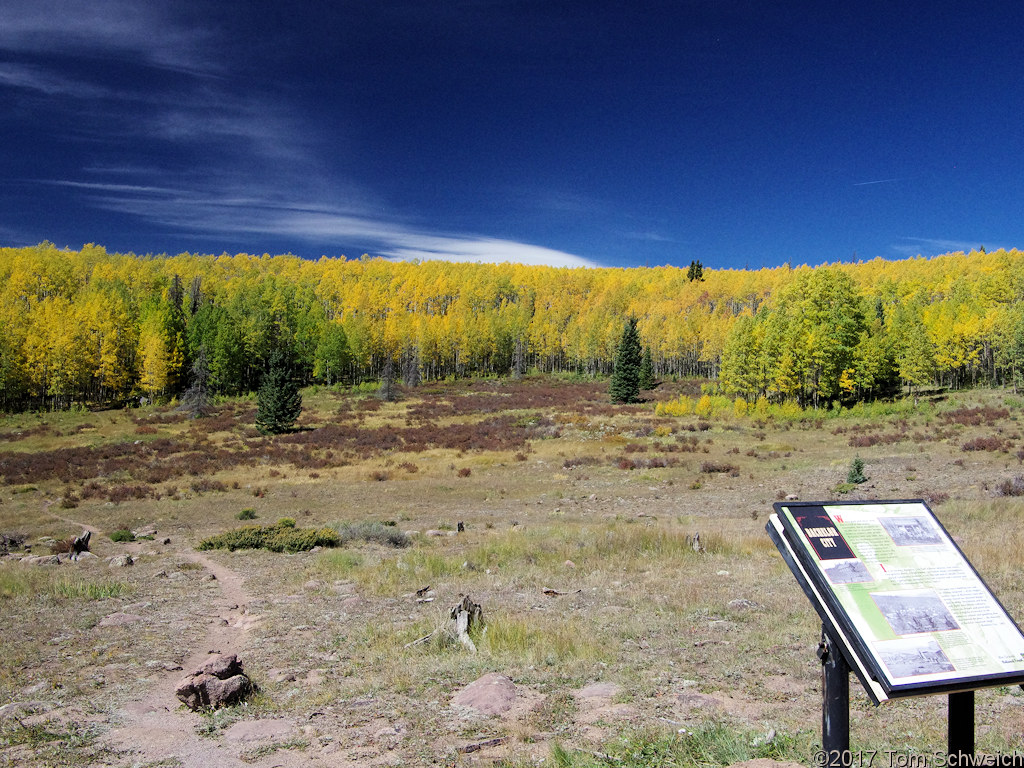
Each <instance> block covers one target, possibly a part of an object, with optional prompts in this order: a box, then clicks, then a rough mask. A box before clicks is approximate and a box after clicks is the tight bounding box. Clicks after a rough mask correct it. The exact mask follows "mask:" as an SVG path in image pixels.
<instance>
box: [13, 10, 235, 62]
mask: <svg viewBox="0 0 1024 768" xmlns="http://www.w3.org/2000/svg"><path fill="white" fill-rule="evenodd" d="M166 7H167V6H166V5H163V4H161V3H156V2H135V0H94V1H93V2H66V0H4V8H3V23H2V24H0V50H7V51H12V52H15V53H60V54H67V53H79V54H81V53H84V54H88V55H91V56H96V55H103V54H107V55H111V54H121V55H125V54H127V55H131V56H132V57H133V58H135V59H136V60H141V61H145V62H148V63H149V64H152V65H155V66H160V67H164V68H168V69H174V70H181V71H188V72H200V71H211V70H216V69H217V67H216V65H215V64H214V63H213V59H212V57H210V56H208V55H207V54H206V49H207V45H206V44H207V43H208V41H209V35H208V33H207V32H205V31H203V30H196V29H191V28H187V27H186V26H185V25H184V24H180V23H178V22H176V21H174V20H173V19H172V18H171V17H170V16H169V14H167V13H166V12H165V10H164V9H165V8H166Z"/></svg>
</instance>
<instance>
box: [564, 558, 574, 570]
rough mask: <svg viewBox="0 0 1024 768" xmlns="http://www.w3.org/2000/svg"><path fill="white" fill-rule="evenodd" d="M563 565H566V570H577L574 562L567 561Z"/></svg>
mask: <svg viewBox="0 0 1024 768" xmlns="http://www.w3.org/2000/svg"><path fill="white" fill-rule="evenodd" d="M563 565H564V566H565V567H566V568H575V567H576V563H574V562H573V561H572V560H566V561H565V562H564V563H563Z"/></svg>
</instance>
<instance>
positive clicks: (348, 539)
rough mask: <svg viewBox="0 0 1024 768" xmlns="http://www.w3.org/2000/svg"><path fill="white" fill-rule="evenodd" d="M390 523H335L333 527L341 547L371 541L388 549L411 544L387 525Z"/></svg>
mask: <svg viewBox="0 0 1024 768" xmlns="http://www.w3.org/2000/svg"><path fill="white" fill-rule="evenodd" d="M390 522H391V521H388V522H385V523H379V522H376V521H369V520H364V521H363V522H361V523H337V524H335V525H334V526H333V527H334V530H335V531H336V532H337V534H338V537H339V539H340V543H341V544H342V545H347V544H350V543H352V542H354V541H355V542H358V541H373V542H376V543H378V544H385V545H387V546H389V547H399V548H401V547H408V546H409V545H410V544H412V540H411V539H410V538H409V537H408V536H406V535H405V533H404V532H402V531H400V530H398V528H396V527H395V526H394V525H393V524H390V525H389V524H388V523H390Z"/></svg>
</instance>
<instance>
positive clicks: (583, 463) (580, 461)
mask: <svg viewBox="0 0 1024 768" xmlns="http://www.w3.org/2000/svg"><path fill="white" fill-rule="evenodd" d="M600 463H601V460H600V459H599V458H597V457H596V456H574V457H573V458H571V459H566V460H565V461H563V462H562V469H573V468H574V467H593V466H596V465H597V464H600Z"/></svg>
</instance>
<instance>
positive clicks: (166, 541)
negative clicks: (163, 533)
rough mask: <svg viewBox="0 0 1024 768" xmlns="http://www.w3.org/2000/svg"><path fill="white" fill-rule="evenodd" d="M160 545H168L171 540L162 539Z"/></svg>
mask: <svg viewBox="0 0 1024 768" xmlns="http://www.w3.org/2000/svg"><path fill="white" fill-rule="evenodd" d="M161 543H162V544H170V543H171V540H170V539H164V540H163V541H162V542H161Z"/></svg>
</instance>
